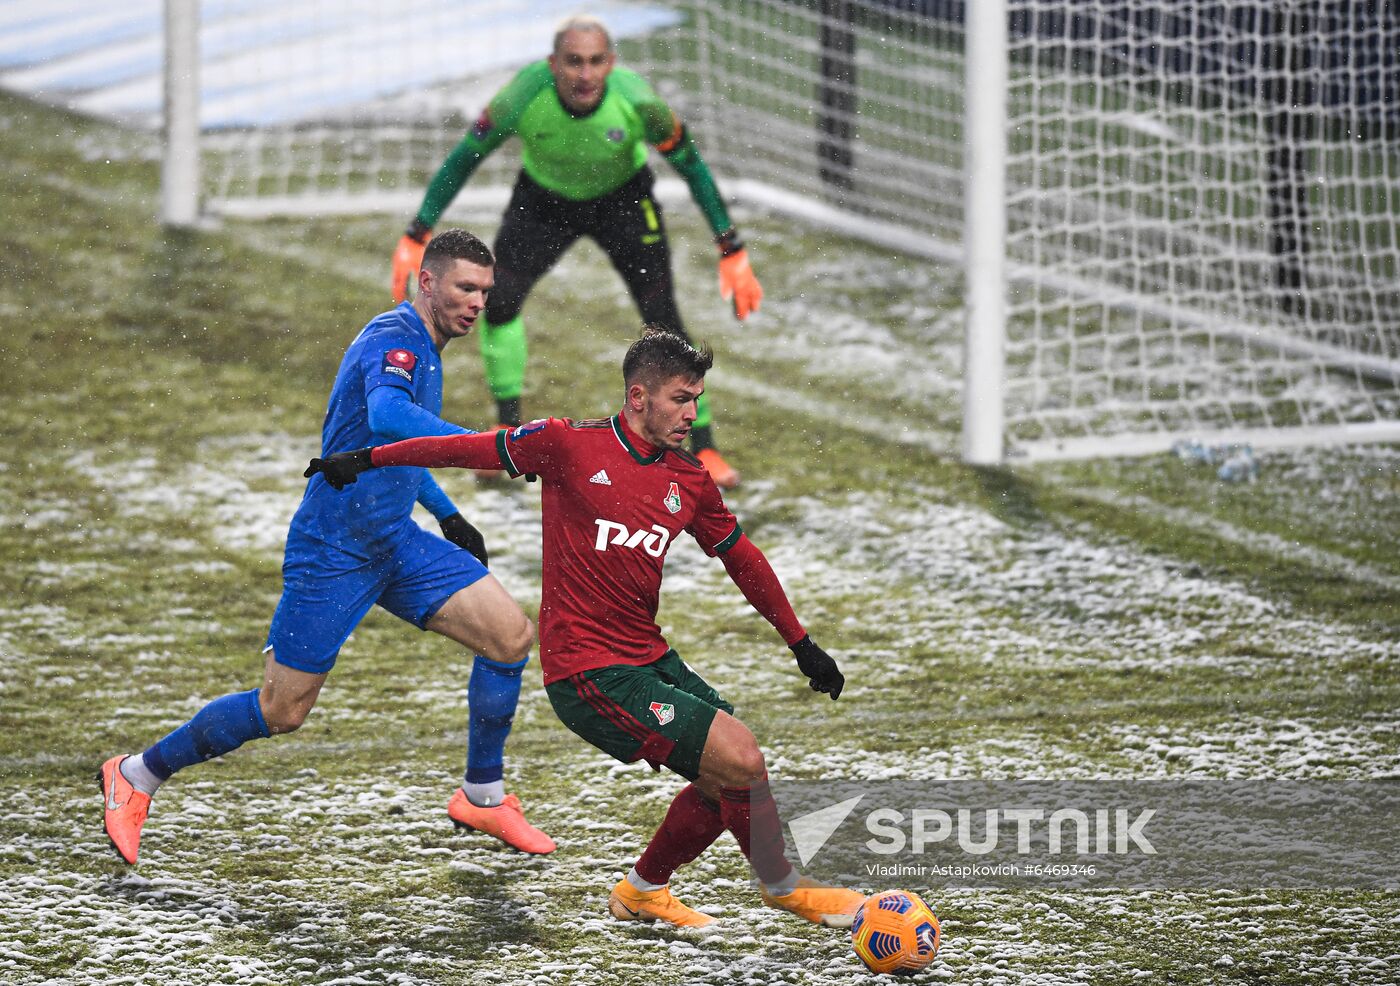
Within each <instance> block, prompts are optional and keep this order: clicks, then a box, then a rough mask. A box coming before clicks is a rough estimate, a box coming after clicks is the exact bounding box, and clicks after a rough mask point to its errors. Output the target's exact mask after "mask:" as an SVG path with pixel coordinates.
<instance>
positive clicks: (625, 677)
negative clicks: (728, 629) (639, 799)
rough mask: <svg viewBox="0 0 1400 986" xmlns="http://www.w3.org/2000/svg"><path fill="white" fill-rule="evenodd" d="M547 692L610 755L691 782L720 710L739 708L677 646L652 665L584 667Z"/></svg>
mask: <svg viewBox="0 0 1400 986" xmlns="http://www.w3.org/2000/svg"><path fill="white" fill-rule="evenodd" d="M545 691H546V692H547V693H548V695H549V703H550V704H551V705H553V706H554V712H555V714H556V715H558V716H559V719H560V721H562V722H563V723H564V725H566V726H568V727H569V728H570V729H572V730H573V731H574V732H576V733H578V735H580V736H582V737H583V738H584V739H586V740H588V742H590V743H592V744H593V745H594V746H596V747H597V748H598V749H600V750H602V751H603V752H604V753H606V754H608V756H610V757H613V758H614V759H617V760H621V761H622V762H623V763H632V762H633V761H635V760H645V761H646V762H647V763H649V764H651V765H652V767H653V769H656V770H660V769H661V767H662V766H663V765H665V766H666V767H669V768H670V769H671V770H673V771H675V772H676V773H677V774H680V775H681V776H682V777H684V778H686V779H687V780H692V781H693V780H695V778H696V777H698V776H700V754H701V753H702V752H704V750H705V740H706V739H708V738H709V735H710V723H712V722H714V718H715V713H716V712H718V711H720V710H721V709H723V710H724V711H725V712H728V713H731V714H732V713H733V712H734V706H732V705H730V704H729V703H728V702H726V701H725V700H724V699H722V698H720V697H719V693H718V692H716V691H715V690H714V689H713V688H711V687H710V686H709V685H708V684H706V683H705V679H704V678H701V677H700V676H699V675H698V674H696V673H695V672H694V671H692V670H690V668H688V667H686V664H685V662H684V661H682V660H681V657H680V655H679V654H677V653H676V652H675V651H673V650H668V651H667V652H666V653H665V654H662V655H661V656H660V657H659V658H657V659H656V660H655V661H653V662H652V663H650V664H642V665H633V664H610V665H608V666H607V667H604V668H594V669H593V670H592V671H580V672H579V673H578V674H576V675H571V676H570V677H568V678H563V679H561V680H559V681H555V682H552V683H550V685H549V686H548V687H547V688H546V689H545Z"/></svg>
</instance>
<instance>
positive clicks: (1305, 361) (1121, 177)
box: [1008, 0, 1400, 439]
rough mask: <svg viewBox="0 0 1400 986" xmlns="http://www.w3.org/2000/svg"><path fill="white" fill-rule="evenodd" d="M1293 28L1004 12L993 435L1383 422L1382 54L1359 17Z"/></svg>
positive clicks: (1221, 14) (1392, 190)
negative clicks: (1002, 391)
mask: <svg viewBox="0 0 1400 986" xmlns="http://www.w3.org/2000/svg"><path fill="white" fill-rule="evenodd" d="M1291 6H1292V7H1294V8H1296V10H1294V11H1293V12H1292V13H1289V12H1288V11H1289V8H1290V5H1288V4H1277V3H1263V2H1251V3H1231V4H1201V5H1195V4H1193V5H1181V4H1173V3H1167V2H1161V3H1139V4H1131V5H1130V4H1125V3H1122V2H1116V0H1104V2H1097V3H1091V2H1084V3H1079V4H1076V5H1075V8H1074V9H1075V12H1076V16H1075V17H1066V16H1064V9H1065V6H1064V4H1062V3H1051V2H1048V0H1036V2H1031V3H1025V4H1022V5H1020V6H1019V8H1018V9H1019V11H1020V13H1021V14H1022V16H1021V17H1020V18H1019V19H1018V21H1016V22H1013V33H1014V39H1013V50H1012V68H1011V77H1010V121H1009V123H1010V126H1009V130H1010V142H1011V153H1010V158H1009V165H1010V182H1009V184H1010V185H1011V192H1010V198H1009V202H1008V205H1009V215H1010V220H1009V227H1010V229H1009V237H1008V253H1009V256H1010V258H1011V259H1012V261H1013V263H1015V264H1016V265H1017V273H1018V274H1019V275H1022V276H1023V277H1024V279H1025V281H1026V282H1027V283H1028V288H1027V289H1026V290H1024V291H1023V292H1020V293H1019V294H1018V293H1013V295H1012V299H1013V303H1012V305H1011V308H1010V320H1011V326H1012V332H1011V341H1010V346H1009V352H1008V380H1009V383H1010V397H1009V401H1008V411H1009V420H1010V427H1011V430H1012V432H1013V434H1019V435H1020V436H1022V437H1024V438H1032V439H1051V438H1066V437H1068V438H1074V437H1079V436H1095V435H1102V436H1113V435H1122V434H1142V433H1160V432H1168V433H1175V434H1183V433H1188V434H1189V433H1193V432H1207V431H1210V430H1213V429H1245V428H1248V429H1263V430H1264V431H1266V432H1267V431H1276V430H1278V429H1305V430H1307V429H1321V428H1327V427H1329V426H1338V425H1345V424H1356V423H1366V422H1375V421H1379V420H1389V421H1394V420H1395V419H1396V418H1397V416H1400V401H1397V390H1396V386H1395V383H1396V379H1395V378H1396V375H1397V373H1400V276H1398V275H1400V262H1398V261H1400V244H1397V240H1396V235H1395V233H1396V225H1395V224H1396V215H1397V211H1396V204H1397V193H1398V192H1400V154H1397V151H1396V143H1395V139H1394V137H1395V132H1396V123H1397V117H1396V115H1395V114H1396V112H1397V108H1396V106H1395V104H1394V103H1393V102H1392V103H1391V104H1389V106H1387V105H1386V104H1385V103H1384V102H1383V101H1382V99H1381V98H1380V97H1381V96H1382V90H1380V89H1379V88H1376V83H1379V82H1380V81H1382V80H1383V76H1382V75H1381V73H1380V71H1379V70H1380V69H1381V67H1382V66H1381V58H1380V57H1379V50H1378V49H1376V48H1374V47H1373V46H1374V45H1376V44H1377V43H1378V42H1379V43H1384V37H1385V36H1386V34H1387V32H1388V36H1389V38H1390V39H1391V42H1392V49H1391V50H1392V51H1394V48H1393V42H1394V41H1395V40H1396V39H1397V38H1400V31H1397V30H1396V24H1395V22H1394V20H1393V17H1394V15H1393V14H1385V13H1382V12H1377V11H1376V5H1370V6H1371V8H1372V15H1371V16H1370V18H1369V19H1366V18H1362V17H1360V16H1359V15H1357V14H1356V9H1359V8H1360V7H1361V6H1364V5H1355V4H1347V5H1340V4H1332V5H1323V4H1310V5H1291ZM1304 6H1306V7H1307V12H1306V13H1303V12H1301V11H1302V10H1303V8H1304ZM1329 6H1330V7H1331V8H1333V9H1332V11H1331V12H1328V11H1327V10H1324V9H1323V8H1325V7H1329ZM1386 9H1387V10H1388V9H1389V8H1388V7H1387V8H1386ZM1280 11H1284V12H1283V13H1280ZM1344 11H1352V13H1353V15H1354V16H1341V14H1342V13H1343V12H1344ZM1384 17H1390V18H1391V22H1390V23H1389V25H1388V26H1387V25H1386V24H1384V23H1382V19H1383V18H1384ZM1368 53H1369V57H1368ZM1390 72H1391V78H1392V79H1393V78H1394V74H1395V69H1394V65H1393V64H1392V67H1391V69H1390ZM1368 74H1369V82H1368ZM1368 85H1369V87H1370V88H1368ZM1391 95H1392V97H1393V96H1394V95H1397V94H1395V93H1392V94H1391ZM1387 113H1389V114H1390V117H1389V119H1387V116H1386V114H1387ZM1387 134H1388V135H1389V136H1388V138H1387Z"/></svg>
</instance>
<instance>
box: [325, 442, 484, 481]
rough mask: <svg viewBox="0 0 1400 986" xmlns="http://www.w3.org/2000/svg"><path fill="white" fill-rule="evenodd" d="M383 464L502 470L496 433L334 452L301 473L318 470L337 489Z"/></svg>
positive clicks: (383, 465) (396, 443) (431, 467)
mask: <svg viewBox="0 0 1400 986" xmlns="http://www.w3.org/2000/svg"><path fill="white" fill-rule="evenodd" d="M385 466H425V467H427V468H430V469H440V468H449V467H450V468H458V469H504V468H505V466H503V465H502V464H501V457H500V455H499V454H498V453H497V452H496V435H495V433H494V432H486V433H483V434H477V435H444V436H441V437H435V438H410V439H408V440H407V441H403V442H394V443H393V444H391V445H376V446H374V447H373V448H362V449H356V450H355V451H353V452H337V453H335V454H334V455H328V456H326V457H324V458H316V459H312V460H311V463H310V464H309V465H308V466H307V467H306V472H304V473H303V474H302V475H304V476H307V477H311V476H314V475H316V474H317V473H321V474H322V475H323V476H325V477H326V482H327V483H330V484H331V486H333V487H335V488H336V489H338V490H343V489H345V487H346V486H349V485H350V484H351V483H353V482H355V481H356V480H357V479H359V478H360V473H362V472H366V471H368V470H370V469H380V468H383V467H385Z"/></svg>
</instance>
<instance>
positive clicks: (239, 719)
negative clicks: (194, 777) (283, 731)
mask: <svg viewBox="0 0 1400 986" xmlns="http://www.w3.org/2000/svg"><path fill="white" fill-rule="evenodd" d="M258 691H259V689H257V688H254V689H253V690H252V691H251V692H236V693H234V694H233V695H225V696H224V697H223V698H216V699H214V701H212V702H210V703H209V704H208V705H206V706H205V707H204V708H202V709H200V710H199V711H198V712H196V713H195V715H194V718H193V719H191V720H190V721H189V722H187V723H185V724H184V725H183V726H181V727H180V728H179V729H177V730H175V731H174V732H173V733H170V734H169V735H168V736H166V737H164V738H163V739H161V740H159V741H157V743H156V744H155V746H152V747H151V748H150V749H148V750H147V751H146V752H145V753H143V754H141V759H142V760H144V761H145V762H146V766H147V767H148V768H150V771H151V773H153V774H155V775H156V776H157V777H159V778H160V779H161V780H163V781H164V780H169V779H170V775H171V774H173V773H175V771H177V770H184V769H185V768H186V767H188V766H190V765H191V764H196V763H203V762H204V761H206V760H213V759H214V758H215V757H221V756H223V755H224V754H225V753H228V752H229V751H230V750H236V749H238V748H239V747H240V746H242V745H243V744H244V743H246V742H248V741H249V740H251V739H263V738H265V737H267V736H270V735H271V734H270V733H269V732H268V730H267V723H266V722H265V721H264V720H263V714H262V709H261V708H260V707H259V706H258Z"/></svg>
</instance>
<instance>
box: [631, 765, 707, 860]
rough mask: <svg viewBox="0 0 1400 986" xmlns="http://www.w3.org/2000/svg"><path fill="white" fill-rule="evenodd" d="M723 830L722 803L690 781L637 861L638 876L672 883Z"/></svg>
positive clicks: (673, 802)
mask: <svg viewBox="0 0 1400 986" xmlns="http://www.w3.org/2000/svg"><path fill="white" fill-rule="evenodd" d="M722 832H724V822H722V821H721V820H720V809H719V806H718V805H716V804H715V803H714V802H713V801H711V800H709V799H708V798H706V797H705V796H704V795H703V794H701V793H700V789H699V788H697V787H696V786H695V785H694V784H687V785H686V786H685V787H684V788H682V789H681V793H680V794H678V795H676V798H675V800H674V801H672V802H671V807H670V808H669V809H668V810H667V812H666V817H665V818H664V819H662V820H661V827H660V828H658V829H657V830H656V834H655V835H653V836H652V837H651V842H649V843H647V848H646V852H644V853H642V858H641V859H639V860H637V875H638V876H640V877H641V878H642V879H643V880H646V881H647V882H648V883H661V884H665V883H670V882H671V874H672V873H674V872H675V871H676V870H677V869H679V868H680V867H682V866H684V865H685V864H686V863H689V862H690V861H692V860H693V859H695V858H696V857H697V856H699V855H700V854H701V853H702V852H704V851H705V850H706V849H708V848H710V846H711V845H713V844H714V841H715V840H716V839H718V838H719V837H720V834H721V833H722Z"/></svg>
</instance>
